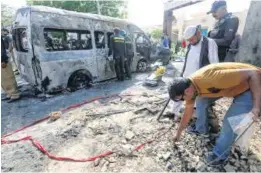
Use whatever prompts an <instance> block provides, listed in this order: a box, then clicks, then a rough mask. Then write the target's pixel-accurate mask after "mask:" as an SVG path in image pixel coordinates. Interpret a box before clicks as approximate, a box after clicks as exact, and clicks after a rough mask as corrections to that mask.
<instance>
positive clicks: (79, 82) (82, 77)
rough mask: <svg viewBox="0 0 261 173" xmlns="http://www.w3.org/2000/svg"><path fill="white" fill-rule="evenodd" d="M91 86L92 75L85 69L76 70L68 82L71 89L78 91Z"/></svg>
mask: <svg viewBox="0 0 261 173" xmlns="http://www.w3.org/2000/svg"><path fill="white" fill-rule="evenodd" d="M90 86H91V80H90V77H89V76H88V75H87V74H86V73H84V72H83V71H78V72H75V73H74V74H73V75H72V76H71V77H70V78H69V82H68V88H69V89H70V91H76V90H79V89H82V88H89V87H90Z"/></svg>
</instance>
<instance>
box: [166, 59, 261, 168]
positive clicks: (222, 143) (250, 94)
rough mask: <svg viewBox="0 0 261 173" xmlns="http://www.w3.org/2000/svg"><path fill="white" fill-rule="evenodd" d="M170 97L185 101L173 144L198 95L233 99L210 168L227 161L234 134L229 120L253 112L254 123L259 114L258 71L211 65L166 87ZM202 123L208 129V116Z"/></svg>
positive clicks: (260, 75) (260, 82) (250, 67)
mask: <svg viewBox="0 0 261 173" xmlns="http://www.w3.org/2000/svg"><path fill="white" fill-rule="evenodd" d="M169 95H170V98H171V99H172V100H174V101H181V100H185V102H186V106H185V112H184V115H183V117H182V119H181V122H180V125H179V128H178V131H177V134H176V135H175V137H174V142H175V141H177V140H179V139H180V136H181V132H182V131H183V130H184V128H185V127H186V126H187V124H188V123H189V120H190V119H191V117H192V115H193V111H194V109H193V108H194V103H195V99H196V97H197V96H200V97H204V98H206V99H208V98H209V99H212V100H213V99H218V98H220V97H233V98H234V100H233V103H232V105H231V106H230V108H229V110H228V112H227V113H226V116H225V117H224V120H223V127H222V130H221V133H220V136H219V138H218V139H217V141H216V145H215V147H214V149H213V153H212V154H211V155H209V156H208V158H207V160H208V161H209V162H212V165H218V164H221V163H222V162H223V161H224V160H226V159H227V157H228V155H229V152H230V149H231V146H232V144H233V142H234V141H235V139H236V137H237V135H236V134H235V133H234V132H233V130H232V128H231V126H230V124H229V122H228V118H230V117H234V116H238V115H242V114H245V113H249V112H252V113H253V114H254V120H255V121H257V120H258V119H259V118H260V114H261V69H260V68H258V67H255V66H253V65H249V64H244V63H219V64H210V65H208V66H205V67H203V68H201V69H200V70H198V71H196V72H195V73H193V74H192V75H191V76H189V77H188V78H176V79H174V81H173V83H172V84H171V85H170V87H169ZM205 119H206V122H204V123H205V124H206V126H207V117H206V118H205Z"/></svg>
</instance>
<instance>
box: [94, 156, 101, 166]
mask: <svg viewBox="0 0 261 173" xmlns="http://www.w3.org/2000/svg"><path fill="white" fill-rule="evenodd" d="M100 161H101V159H100V158H98V159H95V160H94V162H93V165H94V166H95V167H96V166H98V165H99V164H100Z"/></svg>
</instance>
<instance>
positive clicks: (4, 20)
mask: <svg viewBox="0 0 261 173" xmlns="http://www.w3.org/2000/svg"><path fill="white" fill-rule="evenodd" d="M13 14H14V9H13V8H11V7H10V6H8V5H6V4H3V3H1V26H2V27H6V26H10V25H11V24H12V18H13Z"/></svg>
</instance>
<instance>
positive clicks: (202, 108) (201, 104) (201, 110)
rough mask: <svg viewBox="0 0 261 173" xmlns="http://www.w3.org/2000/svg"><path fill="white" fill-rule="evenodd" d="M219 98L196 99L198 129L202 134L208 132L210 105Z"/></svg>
mask: <svg viewBox="0 0 261 173" xmlns="http://www.w3.org/2000/svg"><path fill="white" fill-rule="evenodd" d="M218 99H219V98H207V97H197V99H196V117H197V120H196V131H198V132H199V133H201V134H207V133H208V130H209V125H208V107H209V106H210V105H211V104H212V103H213V102H215V101H216V100H218Z"/></svg>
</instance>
